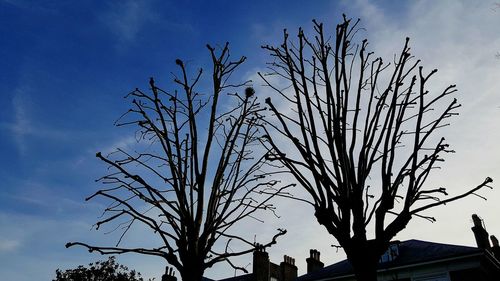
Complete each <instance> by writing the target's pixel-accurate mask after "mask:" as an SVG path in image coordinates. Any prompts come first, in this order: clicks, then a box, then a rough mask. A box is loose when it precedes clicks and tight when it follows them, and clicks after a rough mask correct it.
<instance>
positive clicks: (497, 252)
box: [490, 235, 500, 259]
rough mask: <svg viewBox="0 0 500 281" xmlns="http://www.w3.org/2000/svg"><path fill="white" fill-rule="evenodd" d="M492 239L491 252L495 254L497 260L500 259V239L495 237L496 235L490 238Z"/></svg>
mask: <svg viewBox="0 0 500 281" xmlns="http://www.w3.org/2000/svg"><path fill="white" fill-rule="evenodd" d="M490 239H491V244H492V245H493V246H491V252H493V255H494V256H495V258H497V259H500V246H499V245H498V239H497V238H496V237H495V235H491V236H490Z"/></svg>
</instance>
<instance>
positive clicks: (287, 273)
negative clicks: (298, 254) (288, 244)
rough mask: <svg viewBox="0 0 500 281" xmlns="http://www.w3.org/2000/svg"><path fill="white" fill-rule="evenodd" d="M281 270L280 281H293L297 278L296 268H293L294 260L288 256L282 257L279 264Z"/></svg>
mask: <svg viewBox="0 0 500 281" xmlns="http://www.w3.org/2000/svg"><path fill="white" fill-rule="evenodd" d="M280 268H281V276H282V280H281V281H293V280H295V278H297V267H296V266H295V259H294V258H292V257H289V256H284V257H283V262H281V263H280Z"/></svg>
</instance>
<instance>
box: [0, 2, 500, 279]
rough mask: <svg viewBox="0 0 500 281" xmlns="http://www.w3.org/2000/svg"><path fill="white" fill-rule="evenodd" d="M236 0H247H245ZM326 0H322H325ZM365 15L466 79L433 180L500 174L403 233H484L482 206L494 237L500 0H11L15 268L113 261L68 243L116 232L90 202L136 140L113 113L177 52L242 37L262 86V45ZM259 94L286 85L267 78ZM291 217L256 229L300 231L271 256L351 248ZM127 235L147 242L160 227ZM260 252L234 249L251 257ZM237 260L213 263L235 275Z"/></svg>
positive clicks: (157, 263) (373, 25)
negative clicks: (112, 161) (315, 25)
mask: <svg viewBox="0 0 500 281" xmlns="http://www.w3.org/2000/svg"><path fill="white" fill-rule="evenodd" d="M235 2H236V3H235ZM313 2H314V4H312V3H313ZM342 13H346V14H347V15H348V16H349V17H352V18H360V19H361V23H360V25H361V27H363V28H364V30H363V31H362V34H361V35H360V37H366V38H368V40H369V42H370V45H369V46H370V48H371V50H373V51H374V52H375V54H376V55H377V56H382V57H383V58H385V59H386V60H387V61H390V60H391V58H392V56H393V55H394V54H395V53H397V52H399V51H400V50H401V48H402V46H403V44H404V39H405V37H407V36H408V37H410V38H411V41H410V45H411V48H412V51H413V53H414V55H415V56H416V57H417V58H419V59H421V60H422V65H423V66H424V67H425V69H427V70H431V69H433V68H437V69H439V71H438V73H437V74H436V75H435V76H434V77H433V80H432V82H431V83H433V85H434V86H435V87H436V88H439V87H443V86H446V85H449V84H457V89H458V92H457V94H456V97H457V98H458V99H459V101H460V103H461V104H462V108H460V109H459V112H460V115H459V116H458V117H456V118H454V119H453V120H452V121H451V122H452V124H451V126H449V127H447V128H445V129H444V130H442V131H441V132H440V133H441V134H442V135H444V136H445V137H446V138H447V139H448V142H449V143H450V144H451V145H452V148H453V149H454V150H456V153H455V154H453V155H448V156H447V158H446V160H447V161H446V162H445V163H444V165H443V167H442V169H441V170H440V171H439V172H437V173H435V175H434V176H433V177H432V178H430V179H429V184H430V185H432V186H444V187H447V188H448V191H449V193H450V194H458V193H460V192H463V191H464V190H466V189H467V188H470V187H473V186H475V185H477V184H479V183H480V182H482V181H483V180H484V178H485V177H487V176H489V177H492V178H493V179H494V182H493V184H492V185H493V187H494V189H492V190H490V189H484V190H483V191H481V192H480V194H481V195H482V196H485V197H486V198H487V199H488V200H487V201H484V200H482V199H480V198H478V197H475V196H471V197H468V198H466V199H464V200H462V201H459V202H454V203H451V204H449V205H447V206H444V207H439V208H436V209H434V210H433V211H430V212H428V214H430V215H433V216H435V217H436V219H437V222H435V223H429V222H427V221H425V220H421V219H418V218H415V219H413V220H412V221H411V222H410V224H409V226H408V227H407V228H406V229H405V230H404V231H403V232H401V233H400V234H399V235H398V236H397V237H396V238H397V239H399V240H407V239H420V240H427V241H433V242H441V243H450V244H458V245H469V246H474V245H475V242H474V238H473V235H472V232H471V231H470V227H471V226H472V222H471V219H470V215H471V214H472V213H477V214H479V215H480V216H481V217H482V218H483V219H484V221H485V224H486V227H487V230H488V231H489V232H490V234H496V235H497V236H498V235H500V220H499V219H498V214H499V213H500V147H499V146H498V140H499V139H500V123H499V122H498V120H499V116H500V94H499V93H498V91H499V90H500V58H497V57H496V54H497V53H498V54H499V56H500V28H499V26H500V5H497V4H496V3H495V1H472V0H471V1H453V0H449V1H431V0H422V1H368V0H356V1H326V0H320V1H308V2H305V1H298V0H297V1H295V0H294V1H260V0H255V1H241V2H238V1H229V0H214V1H201V0H200V1H194V0H191V1H159V0H145V1H134V0H123V1H74V2H71V3H70V1H29V0H0V23H1V24H0V62H1V64H2V66H3V67H1V68H0V103H1V105H2V110H1V111H0V155H1V158H0V268H1V269H2V280H6V281H10V280H16V281H28V280H29V281H31V280H43V279H45V280H51V278H53V277H54V276H55V274H54V272H55V270H56V269H57V268H62V269H65V268H71V267H76V266H78V265H80V264H88V263H90V262H93V261H96V260H98V259H105V257H101V256H99V255H97V254H90V253H88V252H87V251H86V250H85V249H83V248H77V247H74V248H71V249H66V248H65V247H64V245H65V243H66V242H68V241H87V242H94V243H95V244H99V243H106V242H107V241H108V242H109V240H110V239H109V237H108V236H106V235H105V234H103V232H101V231H95V230H91V227H92V224H93V223H94V222H95V221H96V220H97V217H98V216H99V215H100V213H101V211H102V204H100V203H99V202H84V198H85V197H87V196H88V195H90V194H92V193H93V192H95V191H96V190H97V189H98V188H99V187H100V185H99V184H98V183H95V182H94V180H95V179H96V178H98V177H99V176H101V175H103V174H104V172H105V166H104V165H103V164H102V163H100V162H99V161H98V160H97V159H96V158H95V153H96V152H97V151H109V150H111V149H113V148H115V147H127V146H129V145H130V144H131V140H133V137H131V135H130V134H129V132H130V131H127V130H121V129H118V128H115V127H114V126H113V122H114V121H115V120H116V118H117V117H119V116H120V115H121V114H122V113H123V112H124V111H125V110H127V109H128V104H127V102H126V101H125V100H124V99H123V98H122V97H123V96H125V94H127V93H128V92H130V91H131V90H133V89H135V88H136V87H139V88H147V86H148V85H147V82H148V80H149V77H151V76H154V77H155V78H156V81H157V83H160V85H165V86H167V87H168V86H169V85H171V84H170V83H171V75H170V73H171V71H173V70H174V69H175V63H174V61H175V59H176V58H182V59H184V60H186V61H188V62H189V64H190V65H192V66H193V69H194V68H196V67H198V66H206V62H207V59H208V52H207V51H206V49H205V44H206V43H211V44H223V43H224V42H226V41H229V42H230V43H231V52H232V54H233V55H234V56H239V55H245V56H247V57H248V61H247V63H246V64H245V66H244V67H243V68H242V69H241V71H240V72H239V75H240V76H241V79H248V78H251V79H252V80H254V84H256V87H258V85H259V84H262V83H261V81H259V79H258V78H257V75H256V72H257V71H263V70H264V69H265V62H267V61H269V60H270V59H269V57H268V55H267V54H266V52H265V51H263V50H261V49H260V46H261V45H263V44H276V43H279V42H280V40H281V36H282V30H283V28H287V29H288V30H289V32H290V34H291V35H294V32H296V30H297V29H298V28H299V27H304V28H305V29H306V31H307V30H310V29H311V26H312V24H311V20H312V19H313V18H315V19H317V20H319V21H322V22H324V23H325V26H326V28H327V30H330V32H332V31H333V30H334V28H335V25H336V24H337V23H338V22H339V21H340V20H341V14H342ZM258 89H259V91H258V95H259V97H260V98H262V99H263V98H265V97H267V96H271V95H273V93H272V92H271V91H269V90H268V89H267V90H266V89H262V88H260V87H258ZM277 211H278V213H279V215H280V216H281V218H279V219H273V218H269V219H267V220H266V223H264V224H262V223H259V222H257V221H256V222H255V223H254V224H247V225H242V226H241V231H242V232H247V233H248V232H250V233H255V235H256V236H257V237H268V236H269V235H272V233H273V231H274V230H275V229H276V228H286V229H287V230H288V233H287V235H286V236H285V237H284V238H282V239H280V240H279V243H278V244H277V245H276V246H274V247H272V248H271V249H269V253H270V256H271V260H272V261H273V262H275V263H279V262H281V261H282V258H283V255H285V254H286V255H289V256H292V257H294V258H295V259H296V263H297V265H298V267H299V274H304V273H305V269H306V267H305V266H306V264H305V258H306V257H307V255H308V253H309V249H310V248H316V249H319V250H320V251H321V257H322V260H323V261H324V262H325V263H326V264H331V263H333V262H335V261H338V260H341V259H343V258H344V254H343V253H342V251H338V252H337V250H336V249H335V248H332V247H330V245H331V244H335V243H336V242H335V240H334V239H333V238H331V237H330V236H329V235H328V234H327V233H326V231H325V230H324V229H323V228H321V227H320V226H319V225H318V224H317V222H316V220H315V218H314V217H313V210H311V209H310V208H309V207H308V206H304V205H296V203H294V202H289V201H281V202H279V204H278V210H277ZM127 239H129V241H131V242H132V243H141V242H142V241H144V240H147V239H148V233H139V232H138V233H135V234H134V235H130V236H129V237H128V238H127ZM251 259H252V258H251V255H248V256H245V257H242V258H238V259H236V260H235V261H237V262H238V264H240V265H243V266H248V267H247V268H251V265H249V264H250V263H251ZM118 262H120V263H124V264H126V265H128V266H129V267H131V268H134V269H136V270H138V271H140V272H141V273H143V275H144V276H145V277H151V278H152V277H155V278H157V280H158V279H159V278H160V277H161V274H162V273H163V269H164V266H165V264H164V263H163V261H162V260H161V259H158V258H148V257H146V258H145V257H143V256H138V255H123V256H119V257H118ZM233 274H234V272H233V271H232V270H230V269H228V267H227V266H224V265H221V266H215V267H214V268H212V269H209V270H207V272H206V276H207V277H210V278H214V279H219V278H223V277H231V276H233Z"/></svg>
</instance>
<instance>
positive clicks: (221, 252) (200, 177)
mask: <svg viewBox="0 0 500 281" xmlns="http://www.w3.org/2000/svg"><path fill="white" fill-rule="evenodd" d="M207 47H208V49H209V51H210V56H211V59H212V60H211V61H212V64H213V72H212V73H211V76H210V77H211V78H212V81H211V82H212V87H211V91H212V92H211V94H210V95H202V94H200V93H199V92H197V85H198V84H199V82H200V80H201V78H202V73H203V72H202V70H201V69H200V70H199V72H198V73H197V74H196V75H195V76H194V77H189V76H188V71H187V67H186V65H185V64H184V63H183V62H182V61H181V60H176V64H177V65H178V66H179V68H180V75H179V76H175V79H174V82H175V84H176V85H177V86H178V89H179V91H177V90H176V91H174V92H167V91H164V90H162V89H160V88H158V87H156V85H155V83H154V80H153V79H151V81H150V87H151V89H150V90H151V91H150V92H143V91H141V90H139V89H136V90H135V91H133V92H132V93H130V94H129V95H128V97H129V98H133V100H132V108H131V109H130V110H129V111H128V112H126V113H125V114H124V115H123V116H122V117H121V118H120V119H119V120H118V121H117V123H116V125H117V126H129V125H132V126H137V127H138V131H137V133H136V136H137V139H138V141H139V148H141V152H130V151H125V150H123V149H118V150H117V151H116V152H115V153H112V154H110V155H108V156H104V155H102V154H101V153H97V157H98V158H99V159H100V160H102V161H104V162H105V163H107V164H108V165H109V171H110V172H109V174H107V175H105V176H103V177H102V178H100V179H99V181H100V182H102V183H103V184H105V185H107V186H110V187H109V188H104V189H101V190H99V191H97V192H96V193H95V194H94V195H92V196H90V197H89V198H87V199H86V200H90V199H93V198H95V197H103V198H105V199H107V200H110V201H111V204H110V205H109V206H108V207H107V208H106V209H105V210H104V214H103V218H102V219H101V220H100V221H98V222H97V223H96V224H95V225H96V228H99V227H100V226H101V225H104V224H112V225H113V223H114V225H115V226H116V228H117V230H118V231H121V235H120V237H119V239H118V242H117V243H116V245H115V246H114V247H103V246H94V245H89V244H86V243H81V242H76V243H68V244H67V245H66V246H67V247H71V246H74V245H80V246H83V247H86V248H88V249H89V251H97V252H99V253H101V254H122V253H128V252H133V253H138V254H144V255H152V256H159V257H162V258H164V259H165V260H166V261H167V262H168V263H169V264H170V265H172V266H174V267H175V268H176V269H177V270H178V271H179V273H180V275H181V277H182V279H183V280H189V281H194V280H201V279H202V276H203V273H204V271H205V269H207V268H210V267H211V266H213V265H214V264H216V263H218V262H223V261H225V262H228V263H229V264H230V265H231V266H233V267H234V268H235V269H242V270H244V269H243V268H239V267H237V266H236V265H234V264H233V263H232V262H231V261H230V258H231V257H234V256H239V255H243V254H247V253H250V252H252V251H253V250H254V248H255V247H256V244H255V242H254V241H251V240H249V238H245V237H242V236H240V235H238V234H237V233H235V232H234V230H235V225H238V223H242V222H244V221H245V220H246V219H256V217H255V214H256V212H257V211H260V210H268V211H271V212H274V207H273V205H272V204H271V203H270V199H271V198H272V197H273V196H275V195H276V194H278V193H280V192H281V191H282V190H283V189H284V188H285V186H282V185H280V184H279V182H278V181H277V180H275V179H271V178H270V175H271V174H272V171H271V170H269V169H267V168H266V165H267V162H268V160H267V159H266V157H265V156H264V154H265V150H264V149H262V141H263V140H262V138H261V133H262V130H261V126H262V119H261V117H262V116H261V112H262V110H263V108H262V107H260V105H259V103H258V101H257V100H256V97H255V95H254V90H253V88H251V87H247V88H246V89H245V93H244V94H237V93H235V94H229V95H228V97H229V98H228V99H227V100H226V101H225V102H222V101H221V95H222V94H223V91H229V90H230V89H234V88H241V87H245V86H247V84H248V83H249V82H250V81H247V82H245V83H241V84H232V83H231V82H230V77H231V76H232V75H233V74H234V72H235V70H236V69H237V68H238V67H239V66H240V65H241V64H242V63H243V62H244V61H245V57H241V58H240V59H238V60H234V61H233V60H231V58H230V54H229V49H228V44H226V45H225V46H224V47H223V48H221V50H219V51H217V50H216V48H213V47H211V46H208V45H207ZM231 99H233V100H234V101H235V102H234V103H233V105H234V106H233V107H230V106H228V104H231V103H230V102H228V100H231ZM141 144H142V146H141ZM259 151H260V152H262V153H261V154H260V155H259V153H258V152H259ZM134 224H142V225H143V226H145V227H146V228H148V229H150V230H151V235H155V236H156V237H157V238H158V239H159V240H160V241H161V244H160V245H158V246H156V247H151V248H147V247H145V248H133V247H125V246H121V245H122V244H123V243H122V238H123V237H124V235H125V234H126V233H127V232H128V231H129V230H130V229H131V227H132V226H133V225H134ZM240 225H241V224H240ZM285 232H286V231H285V230H281V229H278V231H277V233H276V235H274V237H272V238H270V241H269V242H267V243H262V244H263V245H260V246H259V247H262V246H263V247H269V246H271V245H272V244H274V243H276V240H277V238H278V237H279V236H281V235H283V234H285ZM250 238H252V237H250ZM216 242H218V243H219V244H217V245H219V246H217V245H216ZM230 243H231V244H230ZM221 244H222V245H221ZM233 244H234V245H233ZM217 247H218V248H217ZM238 249H240V250H238Z"/></svg>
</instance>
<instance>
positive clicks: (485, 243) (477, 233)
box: [471, 214, 490, 249]
mask: <svg viewBox="0 0 500 281" xmlns="http://www.w3.org/2000/svg"><path fill="white" fill-rule="evenodd" d="M472 221H473V222H474V226H473V227H472V228H471V229H472V232H474V237H475V238H476V244H477V247H478V248H480V249H489V248H490V240H489V239H488V232H487V231H486V229H485V228H484V227H483V223H482V220H481V218H480V217H479V216H478V215H476V214H473V215H472Z"/></svg>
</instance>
